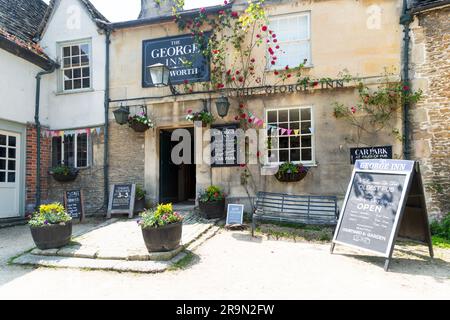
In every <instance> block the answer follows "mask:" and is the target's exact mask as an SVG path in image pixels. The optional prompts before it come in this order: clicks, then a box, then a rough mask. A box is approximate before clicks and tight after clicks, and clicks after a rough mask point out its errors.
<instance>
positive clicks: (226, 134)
mask: <svg viewBox="0 0 450 320" xmlns="http://www.w3.org/2000/svg"><path fill="white" fill-rule="evenodd" d="M238 128H239V125H238V124H228V125H217V126H213V127H212V130H211V159H212V161H211V166H212V167H235V166H239V165H240V163H239V145H238V136H237V129H238Z"/></svg>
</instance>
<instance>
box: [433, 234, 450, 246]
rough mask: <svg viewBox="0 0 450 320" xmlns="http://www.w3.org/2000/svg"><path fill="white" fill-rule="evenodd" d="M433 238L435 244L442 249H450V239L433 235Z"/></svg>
mask: <svg viewBox="0 0 450 320" xmlns="http://www.w3.org/2000/svg"><path fill="white" fill-rule="evenodd" d="M432 238H433V245H434V246H436V247H438V248H442V249H450V240H448V239H444V238H441V237H438V236H433V237H432Z"/></svg>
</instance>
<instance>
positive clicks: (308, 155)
mask: <svg viewBox="0 0 450 320" xmlns="http://www.w3.org/2000/svg"><path fill="white" fill-rule="evenodd" d="M302 161H312V152H311V149H302Z"/></svg>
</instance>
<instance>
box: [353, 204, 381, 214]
mask: <svg viewBox="0 0 450 320" xmlns="http://www.w3.org/2000/svg"><path fill="white" fill-rule="evenodd" d="M356 208H357V209H358V210H363V211H370V212H381V210H382V209H383V207H382V206H377V205H374V204H367V203H358V205H357V206H356Z"/></svg>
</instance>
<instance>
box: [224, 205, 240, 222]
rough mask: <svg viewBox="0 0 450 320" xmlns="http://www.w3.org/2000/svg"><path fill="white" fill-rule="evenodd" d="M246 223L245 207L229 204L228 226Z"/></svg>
mask: <svg viewBox="0 0 450 320" xmlns="http://www.w3.org/2000/svg"><path fill="white" fill-rule="evenodd" d="M243 222H244V205H243V204H229V205H228V210H227V222H226V224H227V225H235V224H237V225H241V224H242V223H243Z"/></svg>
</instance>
